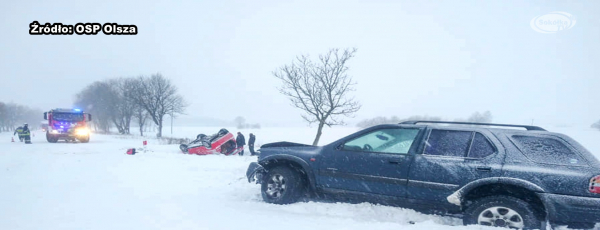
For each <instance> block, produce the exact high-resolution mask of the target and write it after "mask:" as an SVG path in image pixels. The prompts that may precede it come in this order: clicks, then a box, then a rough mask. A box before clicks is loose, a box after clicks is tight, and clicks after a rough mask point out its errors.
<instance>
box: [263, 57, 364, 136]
mask: <svg viewBox="0 0 600 230" xmlns="http://www.w3.org/2000/svg"><path fill="white" fill-rule="evenodd" d="M355 53H356V48H352V49H345V50H343V51H341V50H339V49H330V50H329V51H328V52H327V53H325V54H323V55H319V59H318V61H315V62H313V61H312V60H310V59H309V57H308V56H306V55H301V56H298V57H296V60H295V61H293V62H292V64H290V65H285V66H282V67H280V68H279V69H278V70H276V71H274V72H273V75H275V77H277V78H278V79H280V80H281V81H282V82H283V86H282V87H280V88H279V91H280V92H281V93H282V94H283V95H285V96H287V97H288V98H289V99H290V101H291V102H292V105H293V106H294V107H296V108H299V109H301V110H303V111H304V114H302V118H304V120H306V121H307V122H308V123H309V124H313V123H318V129H317V134H316V136H315V140H314V141H313V145H318V144H319V139H320V138H321V134H322V130H323V126H325V125H327V126H329V127H331V126H332V125H342V124H344V122H343V121H342V120H341V118H340V115H343V116H350V115H351V114H353V113H355V112H356V111H358V110H359V109H360V104H359V103H358V102H357V101H356V100H354V98H351V97H350V95H349V93H350V92H352V91H354V88H353V85H354V83H353V82H352V78H351V77H350V76H348V74H347V71H348V67H347V61H348V60H350V58H352V57H354V54H355Z"/></svg>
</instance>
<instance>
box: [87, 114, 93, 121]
mask: <svg viewBox="0 0 600 230" xmlns="http://www.w3.org/2000/svg"><path fill="white" fill-rule="evenodd" d="M87 117H88V121H92V114H89V113H88V114H87Z"/></svg>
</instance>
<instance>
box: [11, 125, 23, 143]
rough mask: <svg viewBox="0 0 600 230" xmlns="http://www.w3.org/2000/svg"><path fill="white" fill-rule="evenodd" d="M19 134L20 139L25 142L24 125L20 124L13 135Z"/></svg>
mask: <svg viewBox="0 0 600 230" xmlns="http://www.w3.org/2000/svg"><path fill="white" fill-rule="evenodd" d="M17 134H19V141H21V142H23V126H19V127H17V129H15V133H13V136H14V135H17Z"/></svg>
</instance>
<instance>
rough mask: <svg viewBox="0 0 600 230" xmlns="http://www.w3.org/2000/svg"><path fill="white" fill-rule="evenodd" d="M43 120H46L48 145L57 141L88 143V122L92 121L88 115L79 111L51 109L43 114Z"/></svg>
mask: <svg viewBox="0 0 600 230" xmlns="http://www.w3.org/2000/svg"><path fill="white" fill-rule="evenodd" d="M44 120H48V129H47V130H46V140H48V142H50V143H56V142H58V140H65V141H76V140H78V141H79V142H82V143H87V142H89V141H90V129H89V128H88V122H89V121H91V120H92V115H91V114H89V113H84V112H83V111H81V110H80V109H53V110H50V111H48V112H45V113H44Z"/></svg>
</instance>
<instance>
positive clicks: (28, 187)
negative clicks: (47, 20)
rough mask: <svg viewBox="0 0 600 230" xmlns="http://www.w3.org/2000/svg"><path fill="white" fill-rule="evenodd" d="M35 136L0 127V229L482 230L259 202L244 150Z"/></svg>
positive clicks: (375, 209) (410, 216) (361, 208)
mask: <svg viewBox="0 0 600 230" xmlns="http://www.w3.org/2000/svg"><path fill="white" fill-rule="evenodd" d="M36 134H37V136H36V137H34V138H33V142H34V144H32V145H25V144H23V143H20V142H15V143H11V142H10V134H9V133H0V183H1V186H0V229H78V230H79V229H102V230H106V229H128V230H130V229H244V230H250V229H281V230H287V229H311V230H312V229H315V230H316V229H327V230H331V229H360V230H364V229H369V230H375V229H429V230H431V229H492V228H486V227H481V226H469V227H464V226H461V225H460V223H461V222H460V220H457V219H453V218H449V217H439V216H431V215H424V214H420V213H416V212H415V211H412V210H408V209H401V208H397V207H388V206H381V205H372V204H366V203H363V204H346V203H327V202H308V203H296V204H291V205H272V204H266V203H264V202H262V199H261V197H260V192H259V186H258V185H256V184H249V183H247V181H246V178H245V171H246V168H247V166H248V164H249V163H250V162H252V161H254V160H255V158H253V157H249V156H243V157H239V156H231V157H226V156H192V155H184V154H181V153H180V152H179V151H178V149H177V146H174V145H158V144H155V143H153V142H155V141H152V140H150V144H149V146H148V149H149V151H148V152H141V153H138V154H137V155H134V156H130V155H126V154H125V151H126V149H127V148H132V147H141V146H140V145H141V143H142V141H141V140H142V139H139V138H135V137H128V138H123V137H120V136H110V135H94V136H93V137H92V140H91V142H90V143H87V144H79V143H64V142H60V143H56V144H50V143H47V142H46V141H45V139H44V137H43V135H40V134H41V133H39V132H38V133H36ZM584 145H585V143H584ZM586 147H588V146H586ZM409 221H414V222H415V224H409Z"/></svg>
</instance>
